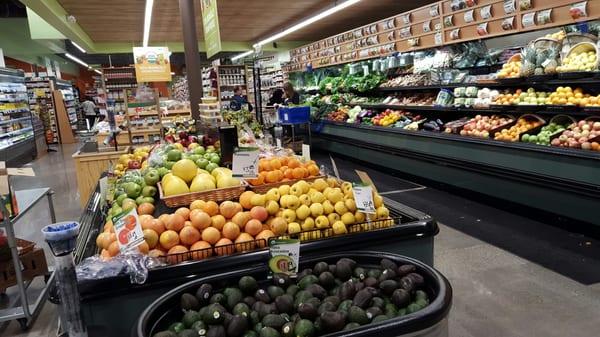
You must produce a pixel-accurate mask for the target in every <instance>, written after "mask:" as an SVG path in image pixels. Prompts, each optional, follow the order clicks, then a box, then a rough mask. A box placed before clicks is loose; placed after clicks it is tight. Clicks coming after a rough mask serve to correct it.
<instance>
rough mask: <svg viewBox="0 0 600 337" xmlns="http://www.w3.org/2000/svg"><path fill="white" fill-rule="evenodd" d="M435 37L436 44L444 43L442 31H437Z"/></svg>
mask: <svg viewBox="0 0 600 337" xmlns="http://www.w3.org/2000/svg"><path fill="white" fill-rule="evenodd" d="M433 38H434V40H435V44H436V45H441V44H442V42H443V41H442V33H441V32H437V33H435V35H434V37H433Z"/></svg>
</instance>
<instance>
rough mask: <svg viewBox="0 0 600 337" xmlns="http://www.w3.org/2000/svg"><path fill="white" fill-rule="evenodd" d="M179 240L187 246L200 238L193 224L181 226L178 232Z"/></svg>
mask: <svg viewBox="0 0 600 337" xmlns="http://www.w3.org/2000/svg"><path fill="white" fill-rule="evenodd" d="M179 240H181V243H183V244H184V245H187V246H191V245H193V244H194V243H196V242H198V241H199V240H200V232H199V231H198V230H197V229H196V228H195V227H193V226H187V227H183V229H182V230H181V232H179Z"/></svg>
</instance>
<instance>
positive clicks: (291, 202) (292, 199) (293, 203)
mask: <svg viewBox="0 0 600 337" xmlns="http://www.w3.org/2000/svg"><path fill="white" fill-rule="evenodd" d="M300 204H301V203H300V199H299V198H298V197H297V196H295V195H289V196H288V198H287V202H286V207H287V208H291V209H292V210H295V209H296V208H298V207H300Z"/></svg>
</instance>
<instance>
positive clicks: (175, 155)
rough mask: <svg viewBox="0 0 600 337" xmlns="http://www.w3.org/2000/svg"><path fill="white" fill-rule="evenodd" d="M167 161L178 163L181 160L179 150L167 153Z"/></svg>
mask: <svg viewBox="0 0 600 337" xmlns="http://www.w3.org/2000/svg"><path fill="white" fill-rule="evenodd" d="M167 159H168V160H169V161H178V160H180V159H181V151H179V150H171V151H169V152H167Z"/></svg>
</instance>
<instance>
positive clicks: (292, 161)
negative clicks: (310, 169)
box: [287, 158, 301, 169]
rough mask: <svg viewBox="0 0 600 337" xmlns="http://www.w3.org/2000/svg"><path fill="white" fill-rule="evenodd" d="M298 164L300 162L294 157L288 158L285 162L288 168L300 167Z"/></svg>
mask: <svg viewBox="0 0 600 337" xmlns="http://www.w3.org/2000/svg"><path fill="white" fill-rule="evenodd" d="M300 165H301V164H300V162H299V161H298V159H296V158H292V159H290V160H289V161H288V164H287V166H289V168H292V169H294V168H297V167H300Z"/></svg>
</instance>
